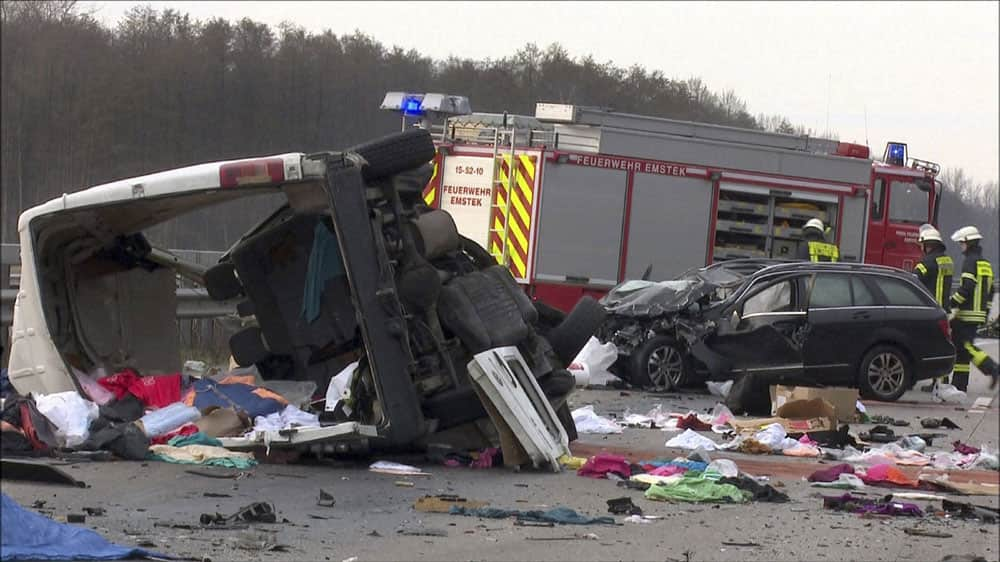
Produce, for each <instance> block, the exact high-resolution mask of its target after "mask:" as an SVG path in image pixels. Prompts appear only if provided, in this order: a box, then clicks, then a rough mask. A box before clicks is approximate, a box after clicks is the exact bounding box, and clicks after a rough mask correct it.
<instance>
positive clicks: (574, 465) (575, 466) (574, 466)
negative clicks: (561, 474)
mask: <svg viewBox="0 0 1000 562" xmlns="http://www.w3.org/2000/svg"><path fill="white" fill-rule="evenodd" d="M559 464H561V465H562V466H563V468H568V469H570V470H579V469H580V467H582V466H583V465H585V464H587V459H585V458H584V457H572V456H570V455H563V456H561V457H559Z"/></svg>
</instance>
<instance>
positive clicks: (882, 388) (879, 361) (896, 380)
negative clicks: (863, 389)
mask: <svg viewBox="0 0 1000 562" xmlns="http://www.w3.org/2000/svg"><path fill="white" fill-rule="evenodd" d="M866 375H867V377H868V384H869V386H871V389H872V390H874V391H875V392H877V393H878V394H881V395H883V396H888V395H891V394H894V393H895V392H897V391H898V390H899V389H900V388H901V387H902V386H903V384H904V383H905V381H906V365H904V364H903V360H902V359H901V358H900V357H899V356H898V355H896V354H895V353H891V352H882V353H879V354H878V355H876V356H875V357H874V358H872V360H871V362H870V363H868V373H867V374H866Z"/></svg>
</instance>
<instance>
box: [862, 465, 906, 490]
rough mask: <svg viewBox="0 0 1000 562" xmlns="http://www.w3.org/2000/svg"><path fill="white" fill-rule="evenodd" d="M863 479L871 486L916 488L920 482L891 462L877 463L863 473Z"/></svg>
mask: <svg viewBox="0 0 1000 562" xmlns="http://www.w3.org/2000/svg"><path fill="white" fill-rule="evenodd" d="M861 480H863V481H864V483H865V484H868V485H870V486H889V487H892V486H893V485H895V486H905V487H907V488H916V487H917V486H919V485H920V483H919V482H917V481H916V480H913V479H912V478H910V477H909V476H907V475H906V473H904V472H903V471H902V470H899V469H898V468H896V467H895V466H893V465H891V464H877V465H875V466H873V467H871V468H869V469H868V471H867V472H865V473H864V474H862V475H861Z"/></svg>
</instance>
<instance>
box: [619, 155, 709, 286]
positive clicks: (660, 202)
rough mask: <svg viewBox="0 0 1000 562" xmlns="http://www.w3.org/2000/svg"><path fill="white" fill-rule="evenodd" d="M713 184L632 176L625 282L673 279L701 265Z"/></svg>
mask: <svg viewBox="0 0 1000 562" xmlns="http://www.w3.org/2000/svg"><path fill="white" fill-rule="evenodd" d="M711 214H712V183H711V182H709V181H708V180H705V179H696V178H681V177H673V176H661V175H653V174H636V175H635V179H634V180H633V184H632V214H631V216H630V218H629V233H628V256H627V258H626V263H625V278H626V279H638V278H639V277H640V276H641V275H642V274H643V272H644V271H645V270H646V267H647V266H648V265H650V264H652V265H653V273H652V279H653V280H656V281H660V280H664V279H673V278H674V277H676V276H677V275H679V274H681V273H683V272H684V271H685V270H687V269H690V268H692V267H700V266H703V265H705V242H706V240H708V227H709V222H710V221H709V217H710V216H711Z"/></svg>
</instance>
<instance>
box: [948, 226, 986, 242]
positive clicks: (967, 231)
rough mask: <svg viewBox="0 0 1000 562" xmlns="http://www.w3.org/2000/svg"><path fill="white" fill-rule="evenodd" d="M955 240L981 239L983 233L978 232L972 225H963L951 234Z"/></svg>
mask: <svg viewBox="0 0 1000 562" xmlns="http://www.w3.org/2000/svg"><path fill="white" fill-rule="evenodd" d="M951 239H952V240H954V241H955V242H971V241H972V240H982V239H983V235H982V234H979V229H978V228H976V227H974V226H963V227H962V228H960V229H958V230H956V231H955V234H952V235H951Z"/></svg>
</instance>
